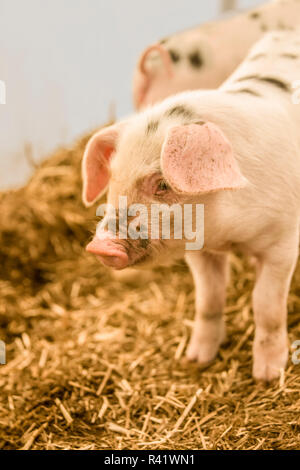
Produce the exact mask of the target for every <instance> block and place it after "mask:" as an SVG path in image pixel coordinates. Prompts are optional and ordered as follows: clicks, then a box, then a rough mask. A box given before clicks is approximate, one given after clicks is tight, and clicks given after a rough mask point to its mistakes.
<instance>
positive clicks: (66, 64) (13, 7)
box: [0, 0, 262, 188]
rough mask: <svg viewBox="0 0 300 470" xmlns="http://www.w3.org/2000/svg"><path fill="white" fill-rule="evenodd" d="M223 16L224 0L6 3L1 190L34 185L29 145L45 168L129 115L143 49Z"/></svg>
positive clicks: (2, 6)
mask: <svg viewBox="0 0 300 470" xmlns="http://www.w3.org/2000/svg"><path fill="white" fill-rule="evenodd" d="M259 3H262V2H261V1H259V0H258V1H256V0H248V1H244V0H240V2H239V5H240V6H242V7H244V8H246V7H247V6H252V5H256V4H259ZM218 12H219V1H218V0H211V1H206V0H205V1H204V0H201V1H200V0H185V1H183V0H127V1H122V0H106V1H103V0H26V1H23V0H0V80H5V82H6V88H7V96H6V105H0V187H2V188H4V187H8V186H10V185H15V184H20V183H22V182H24V181H25V180H26V178H27V177H28V175H29V173H30V169H29V167H28V164H27V163H26V159H25V157H24V145H25V144H26V143H30V145H31V146H32V151H33V157H34V158H35V159H36V160H38V159H41V158H42V157H44V156H45V155H46V154H47V153H49V152H51V151H52V150H53V149H54V148H55V147H57V146H58V145H59V144H64V143H68V142H71V141H72V139H73V138H74V137H76V136H78V135H80V134H82V133H84V132H85V131H87V130H89V129H91V128H93V127H95V126H97V125H98V124H101V123H102V122H103V121H105V120H106V117H107V115H108V109H109V106H110V104H111V103H112V102H114V103H115V104H116V109H117V115H118V116H122V115H124V114H127V113H128V112H129V111H130V110H131V109H132V108H131V75H132V70H133V67H134V65H135V62H136V59H137V57H138V55H139V54H140V52H141V51H142V50H143V48H144V47H145V46H146V45H148V44H149V43H151V42H153V41H155V40H156V39H158V38H160V37H163V36H165V35H168V34H170V33H172V32H174V31H176V30H181V29H185V28H188V27H191V26H193V25H196V24H199V23H201V22H202V21H207V20H210V19H212V18H215V17H216V16H217V15H218Z"/></svg>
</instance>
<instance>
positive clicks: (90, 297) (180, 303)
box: [0, 138, 300, 449]
mask: <svg viewBox="0 0 300 470" xmlns="http://www.w3.org/2000/svg"><path fill="white" fill-rule="evenodd" d="M86 140H87V138H84V139H82V140H81V141H79V142H78V143H77V144H76V145H75V146H74V148H72V149H67V150H66V149H65V150H64V149H63V150H60V151H58V152H57V153H56V154H55V155H54V156H53V157H51V158H50V159H49V160H48V161H46V162H45V163H44V164H43V165H41V166H40V167H39V168H38V169H37V170H36V172H35V174H34V176H33V178H32V179H31V181H30V182H29V184H28V185H27V186H26V187H25V188H22V189H20V190H18V191H14V192H7V193H4V194H2V195H0V206H1V231H0V239H1V242H0V263H1V271H0V295H1V305H0V339H2V340H4V341H5V342H6V343H7V364H6V365H5V366H4V365H2V366H0V394H1V395H0V396H1V401H0V448H1V449H21V448H23V449H300V435H299V428H300V418H299V410H300V397H299V390H300V376H299V372H300V365H299V366H296V365H293V364H291V363H289V366H288V369H287V371H286V374H285V377H282V379H281V381H280V383H275V384H273V385H271V386H270V387H269V388H265V387H264V386H262V385H257V384H255V383H254V382H253V380H252V378H251V346H252V339H253V321H252V314H251V310H250V302H249V301H250V295H251V289H252V286H253V278H254V275H253V273H252V271H251V270H250V268H249V266H247V265H246V263H245V261H243V260H241V259H239V258H238V257H232V280H231V284H230V286H229V289H228V304H227V309H226V319H227V324H228V333H229V334H228V338H229V339H228V343H227V344H226V345H225V346H223V347H222V349H221V352H220V354H219V357H218V359H217V360H216V361H215V363H214V364H213V365H212V366H211V367H209V368H207V369H206V370H204V371H200V370H198V368H197V366H195V365H191V364H187V363H186V362H185V361H184V349H185V346H186V344H187V341H188V338H189V335H190V330H191V325H192V318H193V301H194V292H193V287H192V282H191V277H190V274H189V273H188V271H187V269H186V268H185V266H184V265H182V266H179V267H176V269H175V268H174V269H159V270H157V271H155V272H153V273H151V278H150V280H149V279H148V280H147V282H146V281H145V278H144V277H141V278H140V279H139V280H135V281H132V282H131V284H126V283H124V282H121V281H118V280H116V279H114V278H113V277H112V276H111V274H110V272H109V271H108V270H106V269H105V268H103V267H102V266H101V265H100V264H99V263H98V262H97V261H96V260H95V259H94V257H93V256H91V255H88V254H87V253H85V251H84V249H83V247H84V245H85V244H86V242H87V240H88V239H89V237H90V234H91V231H90V230H91V228H92V227H93V226H94V223H95V219H94V211H95V210H94V209H91V210H90V211H87V210H86V209H85V208H83V206H82V204H81V200H80V191H81V181H80V159H81V156H82V151H83V147H84V145H85V143H86ZM299 273H300V271H299V269H298V272H297V273H296V275H295V279H294V283H293V289H292V293H291V295H290V300H289V311H290V315H289V334H290V339H291V341H294V340H295V339H299V338H300V289H299V286H300V284H299V281H300V277H299Z"/></svg>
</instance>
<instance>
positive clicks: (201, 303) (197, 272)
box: [186, 252, 228, 364]
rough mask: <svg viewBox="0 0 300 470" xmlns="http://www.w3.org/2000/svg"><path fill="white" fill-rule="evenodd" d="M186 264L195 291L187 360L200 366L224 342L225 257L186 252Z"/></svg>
mask: <svg viewBox="0 0 300 470" xmlns="http://www.w3.org/2000/svg"><path fill="white" fill-rule="evenodd" d="M186 261H187V263H188V265H189V267H190V269H191V272H192V274H193V278H194V283H195V289H196V305H195V306H196V316H195V326H194V330H193V333H192V337H191V340H190V343H189V345H188V348H187V353H186V354H187V358H188V359H189V360H196V361H198V362H199V363H200V364H207V363H209V362H211V361H212V360H213V359H214V358H215V356H216V354H217V352H218V349H219V347H220V345H221V343H222V342H223V341H224V339H225V323H224V319H223V315H222V312H223V309H224V306H225V300H226V281H227V273H228V269H227V268H228V266H227V256H226V255H225V254H210V253H204V252H189V253H187V254H186Z"/></svg>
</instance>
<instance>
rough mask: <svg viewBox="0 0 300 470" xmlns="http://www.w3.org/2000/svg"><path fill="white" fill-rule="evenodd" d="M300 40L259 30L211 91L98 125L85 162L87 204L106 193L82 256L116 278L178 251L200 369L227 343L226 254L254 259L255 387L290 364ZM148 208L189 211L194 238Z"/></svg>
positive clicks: (299, 212)
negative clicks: (190, 297)
mask: <svg viewBox="0 0 300 470" xmlns="http://www.w3.org/2000/svg"><path fill="white" fill-rule="evenodd" d="M299 44H300V31H296V32H275V33H269V34H267V35H266V36H265V37H264V38H263V39H262V40H261V41H260V42H259V43H258V44H257V45H256V46H255V47H254V48H253V49H252V50H251V52H250V54H249V56H248V57H247V59H246V60H245V61H244V62H243V64H242V65H241V66H240V67H239V68H238V69H237V70H236V72H235V73H234V74H233V75H232V76H231V77H230V78H229V79H228V81H227V82H226V83H225V84H224V85H222V86H221V87H220V88H219V89H218V90H212V91H191V92H186V93H182V94H178V95H176V96H175V97H172V98H168V99H166V100H165V101H163V102H162V103H160V104H157V105H155V106H153V107H152V108H149V109H147V110H146V111H144V112H142V113H140V114H137V115H133V116H131V117H129V118H128V119H125V120H124V121H122V122H119V123H117V124H115V125H113V126H110V127H107V128H105V129H102V130H101V131H100V132H98V133H96V134H95V135H94V136H93V137H92V138H91V140H90V141H89V143H88V145H87V148H86V151H85V154H84V158H83V201H84V202H85V204H86V205H90V204H93V203H94V202H95V201H96V200H97V199H98V198H99V197H100V196H101V195H102V194H103V193H104V192H105V191H106V190H108V193H107V202H108V206H107V208H108V209H107V213H106V214H104V218H103V220H102V222H101V223H100V225H99V227H98V229H97V232H96V235H95V237H94V239H93V240H92V241H91V242H90V244H89V245H88V246H87V250H88V251H89V252H91V253H94V254H95V255H97V256H98V257H99V259H100V261H102V263H103V264H105V265H107V266H110V267H113V268H115V269H116V270H120V269H123V268H125V267H127V266H153V265H155V264H157V263H171V262H173V261H174V260H176V259H177V258H180V257H181V256H183V255H185V259H186V261H187V263H188V265H189V267H190V269H191V272H192V275H193V278H194V283H195V288H196V318H195V326H194V331H193V333H192V337H191V340H190V343H189V346H188V348H187V357H188V358H189V359H190V360H196V361H198V362H199V363H200V364H207V363H209V362H210V361H212V360H213V359H214V358H215V356H216V354H217V352H218V349H219V347H220V345H221V343H222V341H223V340H224V337H225V324H224V319H223V316H222V311H223V309H224V305H225V292H226V279H227V253H228V251H230V250H238V251H239V252H243V253H246V254H247V255H251V256H252V257H254V258H255V259H256V266H257V278H256V284H255V287H254V291H253V310H254V319H255V324H256V331H255V338H254V344H253V376H254V377H255V379H258V380H264V381H270V380H273V379H275V378H277V377H279V375H280V371H281V370H282V369H283V368H284V367H285V365H286V362H287V359H288V338H287V330H286V322H287V296H288V292H289V287H290V282H291V278H292V274H293V271H294V268H295V265H296V262H297V257H298V243H299V222H300V137H299V135H300V134H299V129H300V107H299V106H296V105H295V104H293V100H292V93H293V83H294V80H296V79H298V78H299V77H300V54H299ZM125 199H126V203H127V207H128V208H129V209H128V213H126V214H125V213H124V206H123V202H124V200H125ZM157 204H163V205H164V206H163V207H164V208H166V207H167V208H171V209H172V217H170V219H171V222H172V221H173V219H174V221H175V213H176V211H177V212H178V210H179V212H180V210H181V213H184V212H185V209H186V207H190V206H192V208H193V211H192V213H191V214H192V215H191V217H192V222H193V224H194V226H196V231H195V232H196V233H195V238H196V240H195V241H194V242H191V241H190V240H191V239H190V238H189V237H188V236H187V234H186V232H183V231H182V232H180V230H179V231H178V230H177V229H178V226H177V227H176V230H175V223H174V226H173V228H172V230H170V234H169V237H163V236H162V235H161V234H162V231H161V229H160V228H159V231H157V223H159V222H157V220H156V222H155V223H154V222H153V217H152V209H153V207H156V205H157ZM198 207H200V208H201V207H204V224H203V223H200V224H199V225H197V224H198V219H197V217H196V215H197V208H198ZM132 208H134V210H132ZM137 209H138V210H139V211H140V213H142V212H144V213H145V214H146V216H145V217H143V218H141V217H139V215H138V212H137ZM112 212H113V213H114V217H112ZM145 214H144V215H145ZM149 214H151V217H149ZM147 217H148V218H147ZM199 220H200V221H201V217H200V219H199ZM124 221H125V222H124ZM115 222H118V224H116V225H117V227H118V228H117V229H116V230H113V229H112V228H109V227H114V223H115ZM134 226H135V227H136V230H132V228H133V227H134ZM129 228H130V230H131V234H132V235H135V236H129V235H130V234H129V231H130V230H129ZM124 229H125V230H124ZM127 229H128V230H127ZM127 232H128V233H127ZM124 233H125V235H126V236H124ZM158 233H159V235H157V234H158ZM201 233H202V235H203V239H202V238H201ZM136 234H138V235H137V236H136ZM153 234H154V235H155V236H153ZM175 235H176V236H175ZM178 235H181V236H178ZM201 240H202V244H201ZM197 243H198V245H197Z"/></svg>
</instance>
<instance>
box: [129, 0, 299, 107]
mask: <svg viewBox="0 0 300 470" xmlns="http://www.w3.org/2000/svg"><path fill="white" fill-rule="evenodd" d="M297 25H300V1H299V0H277V1H276V0H275V1H274V0H273V1H271V2H267V3H266V4H265V5H262V6H261V7H258V8H255V9H254V10H251V11H249V12H248V11H246V12H243V13H237V14H235V15H233V16H231V17H229V18H225V19H221V20H219V21H214V22H211V23H206V24H203V25H201V26H198V27H196V28H193V29H190V30H187V31H182V32H179V33H177V34H173V35H171V36H169V37H168V38H165V39H163V40H161V41H159V42H157V43H156V44H153V45H151V46H149V47H148V48H147V49H146V50H145V51H144V52H143V53H142V55H141V57H140V59H139V61H138V63H137V66H136V68H135V71H134V79H133V98H134V103H135V106H136V108H137V109H142V108H145V107H146V106H148V105H149V104H154V103H156V102H158V101H161V100H163V99H164V98H166V97H167V96H170V95H174V94H175V93H179V92H182V91H186V90H195V89H200V88H205V89H207V88H216V87H218V86H220V85H221V83H222V82H223V81H224V80H225V79H227V78H228V77H229V75H230V74H231V73H232V72H233V71H234V69H235V68H236V67H237V66H238V65H239V64H240V63H241V62H242V60H244V58H245V56H246V54H247V53H248V52H249V49H250V47H251V46H252V45H253V44H254V43H255V42H256V41H258V40H259V39H260V38H261V37H262V36H263V35H264V34H265V33H266V32H267V31H271V30H281V29H287V30H288V29H291V28H293V27H295V26H297Z"/></svg>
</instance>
